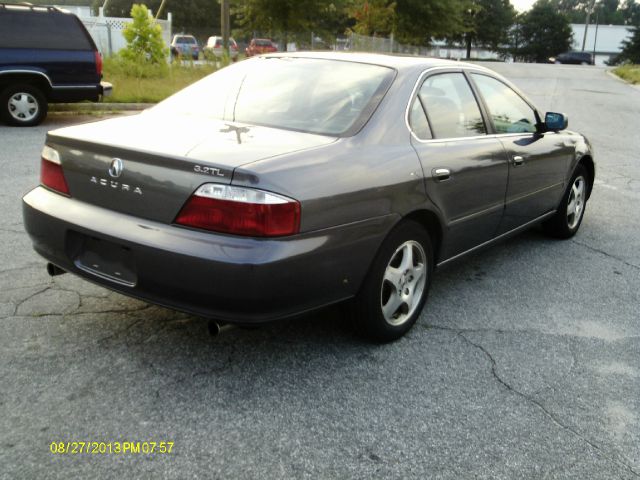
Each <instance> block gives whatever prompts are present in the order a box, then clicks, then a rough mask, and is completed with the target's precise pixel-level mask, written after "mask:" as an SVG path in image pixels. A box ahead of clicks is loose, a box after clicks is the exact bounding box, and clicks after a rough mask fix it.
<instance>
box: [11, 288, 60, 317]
mask: <svg viewBox="0 0 640 480" xmlns="http://www.w3.org/2000/svg"><path fill="white" fill-rule="evenodd" d="M50 289H51V285H49V286H47V287H45V288H43V289H41V290H38V291H37V292H35V293H32V294H31V295H28V296H27V297H26V298H24V299H22V300H20V301H19V302H18V303H16V305H15V307H14V309H13V315H11V316H12V317H17V316H18V310H19V309H20V307H21V306H22V305H23V304H24V303H26V302H28V301H29V300H31V299H32V298H33V297H35V296H37V295H40V294H41V293H44V292H46V291H47V290H50ZM27 316H31V315H27Z"/></svg>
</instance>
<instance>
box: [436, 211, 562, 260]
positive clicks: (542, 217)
mask: <svg viewBox="0 0 640 480" xmlns="http://www.w3.org/2000/svg"><path fill="white" fill-rule="evenodd" d="M555 213H556V211H555V210H552V211H550V212H547V213H545V214H543V215H540V216H539V217H538V218H534V219H533V220H531V221H529V222H527V223H525V224H523V225H520V226H518V227H515V228H513V229H511V230H509V231H508V232H504V233H502V234H500V235H498V236H497V237H494V238H492V239H490V240H487V241H486V242H483V243H481V244H480V245H476V246H475V247H471V248H470V249H468V250H465V251H464V252H461V253H458V254H457V255H454V256H453V257H450V258H447V259H446V260H443V261H441V262H439V263H437V264H436V267H437V268H441V267H443V266H445V265H447V264H449V263H452V262H454V261H456V260H458V259H459V258H462V257H464V256H466V255H468V254H470V253H473V252H475V251H477V250H480V249H481V248H484V247H488V246H489V245H493V244H494V243H498V242H499V241H500V240H502V239H504V238H506V237H509V236H511V235H514V234H516V233H519V232H522V231H524V230H526V229H528V228H529V227H531V226H533V225H535V224H536V223H539V222H542V221H543V220H546V219H547V218H550V217H551V216H553V215H554V214H555Z"/></svg>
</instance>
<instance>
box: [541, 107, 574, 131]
mask: <svg viewBox="0 0 640 480" xmlns="http://www.w3.org/2000/svg"><path fill="white" fill-rule="evenodd" d="M544 125H545V127H546V129H547V131H551V132H557V131H558V130H565V129H566V128H567V127H568V126H569V118H568V117H567V116H565V115H564V114H562V113H554V112H547V113H546V114H545V116H544Z"/></svg>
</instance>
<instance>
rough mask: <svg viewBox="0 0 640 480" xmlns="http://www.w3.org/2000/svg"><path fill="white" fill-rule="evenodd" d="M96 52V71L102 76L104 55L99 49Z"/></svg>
mask: <svg viewBox="0 0 640 480" xmlns="http://www.w3.org/2000/svg"><path fill="white" fill-rule="evenodd" d="M94 53H95V57H96V73H97V74H98V75H100V77H102V55H100V52H99V51H97V50H96V51H95V52H94Z"/></svg>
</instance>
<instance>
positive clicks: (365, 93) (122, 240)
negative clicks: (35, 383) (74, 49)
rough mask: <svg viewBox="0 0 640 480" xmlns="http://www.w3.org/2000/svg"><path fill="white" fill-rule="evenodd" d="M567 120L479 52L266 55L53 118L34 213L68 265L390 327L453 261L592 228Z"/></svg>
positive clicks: (374, 332)
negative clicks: (132, 111)
mask: <svg viewBox="0 0 640 480" xmlns="http://www.w3.org/2000/svg"><path fill="white" fill-rule="evenodd" d="M566 127H567V119H566V117H565V116H564V115H562V114H559V113H547V114H546V115H545V116H544V117H543V116H541V115H540V113H539V112H538V111H537V110H536V108H535V107H534V106H533V105H532V104H531V102H530V101H529V100H527V99H526V97H525V96H524V95H522V93H520V92H519V91H518V90H517V89H516V88H515V87H514V86H513V85H511V84H510V83H509V82H508V81H506V80H505V79H503V78H502V77H500V76H498V75H496V74H495V73H493V72H491V71H489V70H487V69H486V68H483V67H479V66H475V65H468V64H464V63H459V62H449V61H445V60H439V59H425V58H415V57H394V56H385V55H369V54H338V53H297V54H274V55H269V56H262V57H256V58H254V59H251V60H247V61H244V62H241V63H239V64H236V65H233V66H231V67H228V68H225V69H222V70H220V71H218V72H217V73H214V74H213V75H211V76H209V77H207V78H205V79H203V80H201V81H200V82H198V83H195V84H194V85H192V86H190V87H188V88H186V89H185V90H183V91H181V92H179V93H177V94H176V95H174V96H173V97H171V98H169V99H167V100H166V101H164V102H162V103H160V104H158V105H157V106H156V107H154V108H152V109H150V110H148V111H146V112H144V113H142V114H140V115H137V116H129V117H122V118H116V119H110V120H104V121H100V122H96V123H90V124H85V125H80V126H75V127H69V128H64V129H60V130H56V131H52V132H49V134H48V135H47V139H46V145H45V147H44V150H43V152H42V177H41V185H40V186H39V187H37V188H35V189H34V190H33V191H31V192H30V193H28V194H27V195H26V196H25V197H24V222H25V226H26V229H27V231H28V233H29V235H30V237H31V239H32V241H33V245H34V248H35V249H36V251H37V252H38V253H40V254H41V255H42V256H43V257H45V258H46V259H47V260H48V262H50V263H49V264H48V269H49V271H50V273H52V274H57V273H62V272H63V271H68V272H72V273H74V274H76V275H79V276H81V277H84V278H86V279H88V280H91V281H93V282H96V283H99V284H101V285H104V286H106V287H108V288H111V289H113V290H116V291H119V292H122V293H124V294H127V295H131V296H133V297H137V298H140V299H144V300H146V301H149V302H152V303H157V304H160V305H165V306H168V307H171V308H175V309H179V310H183V311H187V312H192V313H195V314H198V315H202V316H205V317H209V318H215V319H219V320H222V321H224V322H236V323H245V324H248V323H255V322H265V321H269V320H274V319H278V318H283V317H288V316H292V315H296V314H299V313H301V312H305V311H308V310H312V309H316V308H319V307H323V306H325V305H329V304H333V303H337V302H342V301H346V300H351V301H352V304H353V306H354V308H353V309H352V310H353V316H354V319H355V321H356V323H357V325H358V326H359V328H360V329H361V330H362V331H363V332H364V333H365V334H367V335H368V336H369V337H371V338H373V339H376V340H378V341H389V340H393V339H396V338H398V337H400V336H401V335H403V334H404V333H405V332H407V331H408V330H409V329H410V328H411V326H412V325H413V324H414V323H415V321H416V319H417V318H418V316H419V315H420V312H421V311H422V309H423V306H424V304H425V301H426V298H427V292H428V290H429V285H430V283H431V280H432V277H433V272H434V269H435V268H436V267H437V266H440V265H443V264H445V263H448V262H451V261H452V260H455V259H458V258H460V257H462V256H463V255H465V254H467V253H469V252H472V251H474V250H476V249H478V248H479V247H483V246H487V245H490V244H492V243H493V242H495V241H497V240H500V239H503V238H505V237H506V236H508V235H511V234H514V233H517V232H520V231H522V230H524V229H526V228H529V227H531V226H533V225H536V224H539V223H542V225H543V226H544V228H545V229H546V231H547V232H549V233H550V234H551V235H553V236H556V237H559V238H567V237H570V236H572V235H574V234H575V233H576V231H577V230H578V228H579V227H580V223H581V221H582V218H583V215H584V211H585V207H586V203H587V200H588V198H589V195H590V192H591V188H592V185H593V181H594V175H595V170H594V162H593V156H592V153H591V149H590V146H589V143H588V142H587V140H586V139H585V138H584V137H583V136H582V135H580V134H577V133H573V132H569V131H567V130H566Z"/></svg>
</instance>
